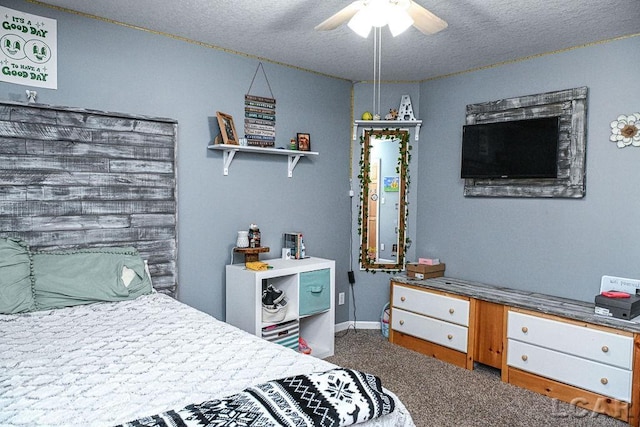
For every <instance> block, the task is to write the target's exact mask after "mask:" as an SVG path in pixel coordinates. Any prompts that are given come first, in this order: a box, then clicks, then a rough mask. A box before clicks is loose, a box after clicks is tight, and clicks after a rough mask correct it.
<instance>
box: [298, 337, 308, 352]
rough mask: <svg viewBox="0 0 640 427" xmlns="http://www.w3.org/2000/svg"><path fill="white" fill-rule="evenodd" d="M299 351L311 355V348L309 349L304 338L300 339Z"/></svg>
mask: <svg viewBox="0 0 640 427" xmlns="http://www.w3.org/2000/svg"><path fill="white" fill-rule="evenodd" d="M298 351H299V352H300V353H304V354H311V347H309V345H308V344H307V342H306V341H305V340H304V338H301V337H300V338H298Z"/></svg>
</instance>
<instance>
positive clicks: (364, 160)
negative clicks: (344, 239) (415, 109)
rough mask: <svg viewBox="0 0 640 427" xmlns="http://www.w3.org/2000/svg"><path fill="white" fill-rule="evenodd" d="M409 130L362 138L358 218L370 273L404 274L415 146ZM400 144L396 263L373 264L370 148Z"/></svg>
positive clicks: (376, 131)
mask: <svg viewBox="0 0 640 427" xmlns="http://www.w3.org/2000/svg"><path fill="white" fill-rule="evenodd" d="M409 134H410V132H409V131H408V130H400V129H393V130H390V129H366V130H364V136H361V137H360V142H361V147H362V156H361V158H360V174H359V175H358V179H359V180H360V194H361V195H360V215H359V216H358V234H360V266H361V268H362V269H364V270H366V271H374V273H375V271H377V270H384V271H389V272H397V271H402V270H404V263H405V253H406V245H407V239H406V237H405V235H406V225H407V214H408V210H407V194H408V189H409V162H410V160H411V153H410V150H411V145H410V144H409ZM372 137H373V138H378V139H383V140H384V139H388V140H394V139H397V140H399V150H398V159H397V160H398V162H397V164H396V172H397V173H398V174H399V175H400V195H399V199H400V200H399V206H398V251H397V258H396V262H395V263H393V264H391V263H387V264H383V263H375V262H371V260H370V259H369V257H368V252H369V249H368V248H367V245H366V242H367V239H368V230H367V228H368V225H367V224H368V221H366V220H365V219H366V218H367V217H368V216H369V203H368V200H369V183H370V182H371V178H370V172H371V165H370V161H369V159H370V148H371V138H372Z"/></svg>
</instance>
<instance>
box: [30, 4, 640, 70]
mask: <svg viewBox="0 0 640 427" xmlns="http://www.w3.org/2000/svg"><path fill="white" fill-rule="evenodd" d="M416 1H417V3H419V4H420V5H422V6H423V7H425V8H427V9H429V10H430V11H431V12H433V13H435V14H436V15H438V16H439V17H440V18H442V19H444V20H445V21H447V22H448V24H449V27H448V28H447V29H445V30H444V31H441V32H440V33H437V34H434V35H430V36H426V35H423V34H422V33H420V32H419V31H418V30H416V29H415V28H413V27H411V28H409V30H407V31H406V32H405V33H403V34H401V35H399V36H398V37H396V38H393V37H391V34H390V33H389V31H388V28H384V29H383V40H382V73H381V77H382V80H384V81H415V80H425V79H429V78H433V77H438V76H443V75H448V74H452V73H457V72H462V71H467V70H472V69H476V68H480V67H486V66H490V65H494V64H497V63H501V62H505V61H512V60H517V59H520V58H524V57H528V56H534V55H540V54H544V53H549V52H553V51H558V50H563V49H568V48H572V47H577V46H581V45H585V44H589V43H594V42H599V41H603V40H609V39H613V38H617V37H623V36H629V35H634V34H635V35H637V34H639V33H640V0H416ZM33 2H34V3H40V4H49V5H54V6H58V7H62V8H65V9H70V10H73V11H77V12H81V13H83V14H89V15H95V16H97V17H101V18H106V19H109V20H113V21H117V22H120V23H125V24H129V25H133V26H137V27H142V28H145V29H149V30H153V31H158V32H161V33H167V34H171V35H175V36H179V37H184V38H187V39H190V40H193V41H198V42H202V43H206V44H209V45H212V46H215V47H217V48H221V49H227V50H230V51H234V52H238V53H241V54H247V55H250V56H254V57H258V58H262V59H266V60H269V61H273V62H278V63H282V64H286V65H290V66H294V67H299V68H302V69H306V70H312V71H315V72H318V73H322V74H327V75H330V76H334V77H340V78H344V79H347V80H352V81H361V80H371V79H372V76H373V71H372V67H373V58H372V55H373V41H372V40H373V36H372V35H370V36H369V38H368V39H363V38H361V37H359V36H357V35H356V34H354V33H353V32H352V31H351V30H349V29H348V27H347V26H346V25H343V26H341V27H339V28H337V29H336V30H333V31H323V32H318V31H314V29H313V28H314V27H315V26H316V25H317V24H319V23H320V22H322V21H324V20H325V19H326V18H328V17H329V16H331V15H333V14H334V13H336V12H337V11H338V10H340V9H342V8H343V7H345V6H347V5H348V4H349V3H350V2H351V0H270V1H262V0H233V1H232V0H218V1H212V0H179V1H176V0H135V1H132V0H109V1H87V0H45V1H41V2H40V1H33ZM59 31H63V30H62V29H59ZM637 41H638V43H639V49H638V50H636V51H635V53H634V52H631V53H630V54H634V55H638V54H639V53H640V37H637ZM622 64H624V58H620V62H619V63H618V64H617V65H618V66H619V65H622ZM612 66H616V65H614V64H612Z"/></svg>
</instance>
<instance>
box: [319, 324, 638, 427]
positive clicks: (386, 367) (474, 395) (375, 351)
mask: <svg viewBox="0 0 640 427" xmlns="http://www.w3.org/2000/svg"><path fill="white" fill-rule="evenodd" d="M335 346H336V348H335V355H334V356H332V357H330V358H328V359H327V361H329V362H331V363H335V364H336V365H340V366H344V367H347V368H351V369H358V370H361V371H366V372H369V373H371V374H374V375H376V376H378V377H380V379H381V380H382V385H383V386H384V387H385V388H387V389H388V390H391V391H392V392H394V393H395V394H396V395H397V396H398V397H399V398H400V400H402V402H403V403H404V405H405V406H406V407H407V409H408V410H409V412H411V416H412V417H413V419H414V422H415V424H416V426H418V427H431V426H438V427H447V426H510V427H511V426H513V427H515V426H527V427H537V426H545V427H547V426H572V427H573V426H576V427H578V426H585V427H586V426H607V427H622V426H627V424H626V423H623V422H621V421H619V420H616V419H614V418H611V417H607V416H605V415H601V414H596V413H594V412H590V411H586V410H584V409H580V408H578V407H575V406H573V405H569V404H567V403H564V402H560V401H559V400H557V399H551V398H548V397H546V396H543V395H540V394H538V393H534V392H531V391H528V390H525V389H522V388H519V387H516V386H513V385H511V384H506V383H503V382H502V381H501V380H500V371H499V370H497V369H494V368H490V367H486V366H484V365H479V364H477V365H476V367H475V369H474V370H473V371H469V370H467V369H463V368H458V367H456V366H453V365H450V364H448V363H444V362H441V361H439V360H437V359H434V358H432V357H429V356H425V355H422V354H420V353H417V352H414V351H411V350H407V349H405V348H403V347H400V346H397V345H394V344H391V343H389V341H388V340H387V339H386V338H385V337H384V336H382V334H381V333H380V331H378V330H358V331H354V330H353V329H351V330H348V331H343V332H341V333H338V334H336V341H335Z"/></svg>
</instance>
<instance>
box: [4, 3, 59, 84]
mask: <svg viewBox="0 0 640 427" xmlns="http://www.w3.org/2000/svg"><path fill="white" fill-rule="evenodd" d="M0 17H1V18H0V19H2V26H0V81H3V82H7V83H15V84H19V85H25V86H35V87H44V88H47V89H57V88H58V41H57V40H58V29H57V21H56V20H55V19H50V18H44V17H42V16H37V15H31V14H29V13H24V12H20V11H18V10H13V9H9V8H7V7H4V6H0Z"/></svg>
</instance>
